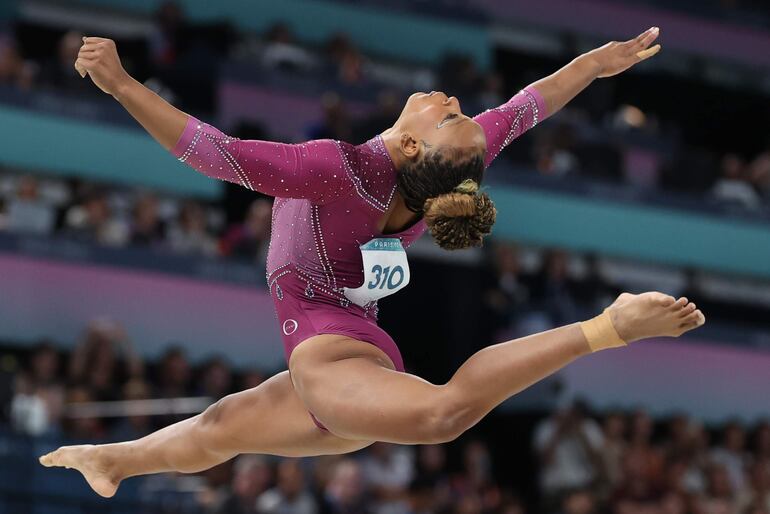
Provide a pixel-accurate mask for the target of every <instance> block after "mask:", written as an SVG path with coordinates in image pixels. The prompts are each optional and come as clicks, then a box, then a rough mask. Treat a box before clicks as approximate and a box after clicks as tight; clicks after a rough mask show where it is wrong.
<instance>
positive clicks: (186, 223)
mask: <svg viewBox="0 0 770 514" xmlns="http://www.w3.org/2000/svg"><path fill="white" fill-rule="evenodd" d="M179 223H180V225H181V226H182V228H183V229H184V230H185V231H186V232H190V233H201V232H206V213H205V211H204V210H203V207H201V205H200V204H199V203H196V202H185V204H184V205H183V206H182V210H181V212H180V213H179Z"/></svg>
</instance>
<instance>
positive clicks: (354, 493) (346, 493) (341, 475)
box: [326, 459, 364, 506]
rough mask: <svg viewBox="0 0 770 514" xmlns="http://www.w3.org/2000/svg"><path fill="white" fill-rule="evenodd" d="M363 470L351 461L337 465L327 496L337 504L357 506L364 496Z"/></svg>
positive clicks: (343, 461) (327, 487)
mask: <svg viewBox="0 0 770 514" xmlns="http://www.w3.org/2000/svg"><path fill="white" fill-rule="evenodd" d="M363 492H364V490H363V480H362V477H361V468H360V467H359V465H358V464H357V463H356V462H355V461H353V460H350V459H344V460H342V461H340V462H338V463H337V465H336V466H335V467H334V470H333V471H332V477H331V480H329V483H328V484H327V486H326V493H327V495H328V496H329V497H330V498H331V499H332V500H334V502H335V503H337V504H339V505H343V506H346V505H347V506H349V505H355V504H356V503H358V501H359V499H360V498H361V495H362V494H363Z"/></svg>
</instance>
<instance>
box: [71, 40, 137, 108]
mask: <svg viewBox="0 0 770 514" xmlns="http://www.w3.org/2000/svg"><path fill="white" fill-rule="evenodd" d="M75 69H76V70H77V71H78V73H80V76H81V77H83V78H85V76H86V74H88V75H89V76H90V77H91V80H93V81H94V84H96V85H97V86H98V87H99V89H101V90H102V91H104V92H105V93H107V94H108V95H113V96H115V94H116V93H117V92H118V90H119V89H120V87H121V86H122V85H123V84H126V83H128V82H130V80H131V76H130V75H129V74H128V73H127V72H126V70H125V69H123V65H122V64H121V63H120V57H118V49H117V47H116V46H115V42H114V41H113V40H111V39H106V38H103V37H84V38H83V46H81V47H80V52H79V53H78V58H77V60H76V61H75Z"/></svg>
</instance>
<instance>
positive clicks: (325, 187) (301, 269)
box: [172, 88, 546, 369]
mask: <svg viewBox="0 0 770 514" xmlns="http://www.w3.org/2000/svg"><path fill="white" fill-rule="evenodd" d="M545 115H546V112H545V103H544V101H543V98H542V97H541V96H540V94H539V93H538V92H537V91H536V90H535V89H533V88H526V89H524V90H522V91H521V92H519V93H518V94H517V95H515V96H514V97H513V98H511V100H509V101H508V102H507V103H505V104H503V105H501V106H500V107H497V108H495V109H490V110H488V111H486V112H484V113H482V114H479V115H478V116H476V117H475V118H474V120H475V121H477V122H478V123H479V124H480V125H481V126H482V127H483V129H484V133H485V135H486V140H487V152H486V159H485V162H486V165H487V166H489V164H490V163H491V162H492V161H493V160H494V158H495V157H496V156H497V155H498V154H499V153H500V151H501V150H502V149H503V148H504V147H505V146H506V145H508V144H509V143H510V142H511V141H513V140H514V139H516V138H517V137H519V136H520V135H521V134H523V133H524V132H526V131H527V130H529V129H531V128H532V127H534V126H535V125H536V124H537V123H538V122H539V121H541V120H542V119H544V118H545ZM172 152H173V153H174V155H176V156H177V157H178V158H179V160H181V161H182V162H185V163H187V164H188V165H190V166H191V167H193V168H195V169H196V170H198V171H200V172H201V173H203V174H205V175H207V176H209V177H212V178H217V179H221V180H227V181H230V182H234V183H237V184H241V185H243V186H244V187H247V188H249V189H252V190H254V191H259V192H260V193H264V194H267V195H271V196H274V197H276V199H275V203H274V206H273V219H272V235H271V239H270V247H269V251H268V257H267V280H268V286H269V288H270V292H271V295H272V296H273V299H274V302H275V306H276V312H277V314H278V318H279V322H280V325H281V332H282V334H283V336H284V346H285V350H286V357H287V359H288V357H289V355H290V354H291V351H292V350H293V349H294V348H295V347H296V346H297V345H298V344H299V343H300V342H302V341H303V340H305V339H307V338H309V337H312V336H313V335H317V334H322V333H333V334H340V335H347V336H350V337H354V338H356V339H360V340H363V341H367V342H370V343H372V344H374V345H376V346H378V347H380V348H381V349H383V350H384V351H385V352H386V353H387V354H388V355H389V356H390V357H391V359H392V360H393V362H394V364H395V365H396V367H397V368H398V369H403V363H402V361H401V356H400V353H399V351H398V348H397V347H396V345H395V343H394V342H393V341H392V339H391V338H390V337H389V336H388V335H387V334H386V333H385V332H384V331H382V330H381V329H380V328H379V327H377V325H376V302H372V303H371V304H369V305H366V306H364V307H359V306H357V305H354V304H351V303H350V301H349V300H348V299H347V298H346V297H345V295H344V294H343V292H342V291H343V288H345V287H348V288H357V287H359V286H360V285H361V283H362V281H363V274H362V271H363V270H362V256H361V251H360V249H359V246H360V245H361V244H363V243H366V242H368V241H370V240H372V239H374V238H380V237H395V238H399V239H400V240H401V242H402V244H403V246H404V247H405V248H406V247H408V246H409V245H410V244H411V243H412V242H414V241H415V240H416V239H417V238H418V237H420V236H421V235H422V234H423V233H424V231H425V224H424V222H422V221H420V222H418V223H417V224H415V225H414V226H412V227H410V228H408V229H406V230H404V231H402V232H400V233H398V234H382V233H381V232H379V231H378V230H377V223H378V220H379V219H380V218H381V217H382V215H383V214H384V213H385V212H386V211H387V210H388V207H389V205H390V202H391V200H392V199H393V195H394V193H395V191H396V174H397V170H396V169H395V167H394V165H393V162H392V160H391V158H390V156H389V154H388V152H387V151H386V149H385V145H384V143H383V141H382V138H381V137H380V136H376V137H374V138H373V139H371V140H369V141H368V142H366V143H365V144H362V145H359V146H354V145H350V144H348V143H344V142H339V141H332V140H318V141H310V142H307V143H301V144H282V143H271V142H266V141H252V140H240V139H237V138H233V137H230V136H227V135H225V134H223V133H222V132H220V131H219V130H217V129H216V128H214V127H212V126H210V125H207V124H205V123H202V122H200V121H198V120H197V119H195V118H193V117H190V119H189V121H188V124H187V127H186V128H185V130H184V133H183V134H182V136H181V138H180V140H179V142H178V143H177V145H176V146H175V148H174V149H173V150H172Z"/></svg>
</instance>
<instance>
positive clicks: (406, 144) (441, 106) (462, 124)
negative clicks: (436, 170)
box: [396, 91, 487, 159]
mask: <svg viewBox="0 0 770 514" xmlns="http://www.w3.org/2000/svg"><path fill="white" fill-rule="evenodd" d="M396 126H398V127H399V128H400V129H401V141H400V143H401V151H402V152H403V153H404V155H405V156H406V157H408V158H410V159H418V158H419V157H420V156H421V155H423V154H425V153H426V152H429V151H431V150H432V149H436V148H440V147H453V148H462V149H467V150H470V151H471V152H475V151H478V152H480V153H484V152H485V151H486V148H487V143H486V138H485V136H484V129H482V128H481V125H479V124H478V123H476V122H475V121H473V119H471V118H469V117H468V116H466V115H464V114H463V113H462V111H461V110H460V102H458V101H457V98H455V97H454V96H451V97H447V95H446V94H444V93H441V92H436V91H433V92H431V93H415V94H413V95H412V96H410V97H409V99H408V100H407V101H406V105H405V106H404V110H403V111H402V112H401V116H400V117H399V119H398V122H396Z"/></svg>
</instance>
